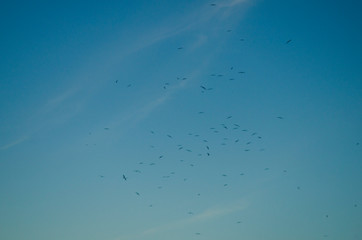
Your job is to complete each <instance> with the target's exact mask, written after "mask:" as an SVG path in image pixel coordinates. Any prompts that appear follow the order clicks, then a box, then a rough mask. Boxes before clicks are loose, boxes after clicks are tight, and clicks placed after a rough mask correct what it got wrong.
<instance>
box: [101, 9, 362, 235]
mask: <svg viewBox="0 0 362 240" xmlns="http://www.w3.org/2000/svg"><path fill="white" fill-rule="evenodd" d="M210 6H211V7H215V6H216V4H215V3H211V4H210ZM227 31H231V30H227ZM240 41H244V39H243V38H241V39H240ZM291 42H292V40H291V39H289V40H287V41H285V44H290V43H291ZM176 50H177V51H182V50H184V47H183V46H180V47H177V48H176ZM229 70H230V71H234V72H235V73H237V74H239V75H240V76H245V71H240V70H235V69H234V67H229ZM209 76H210V77H216V78H222V77H225V75H224V74H217V73H212V74H209ZM177 80H178V81H184V80H187V78H186V77H177ZM228 80H230V81H233V80H235V78H229V79H228ZM114 84H119V80H115V81H114ZM132 86H133V84H132V83H128V84H127V85H125V87H126V88H131V87H132ZM170 86H171V84H170V83H169V82H166V83H164V84H163V85H162V86H161V88H162V89H163V90H167V89H168V88H169V87H170ZM199 90H200V92H201V93H207V92H209V91H212V90H213V87H209V86H207V85H206V84H202V85H200V86H199ZM195 114H196V116H195V117H196V118H197V116H203V115H205V114H206V113H205V112H204V111H199V112H197V113H195ZM208 117H212V116H208ZM274 118H275V119H277V120H278V121H284V120H285V119H284V117H283V116H275V117H274ZM224 119H225V121H224V122H222V123H219V124H218V125H215V126H208V127H206V126H205V129H204V130H205V131H203V134H201V133H195V132H189V133H187V135H186V136H178V135H177V134H174V133H162V131H157V130H149V133H148V134H150V135H151V136H157V138H158V139H162V140H161V142H167V144H166V145H168V147H167V148H166V150H163V149H162V146H161V147H160V146H157V147H156V146H155V145H154V144H152V143H150V144H148V145H149V148H151V149H153V150H154V151H155V152H157V153H158V154H157V155H158V157H155V158H153V159H150V160H149V161H147V160H145V161H140V162H137V163H135V167H134V169H131V170H128V171H124V172H123V173H120V178H121V180H122V181H124V183H129V182H130V181H132V180H133V179H134V178H137V177H138V176H140V175H141V174H142V173H144V172H147V171H148V172H150V171H152V169H151V168H152V167H154V166H156V165H159V164H160V165H162V163H163V162H162V161H164V160H165V159H167V161H168V163H170V162H171V163H172V161H174V162H179V163H181V164H185V165H187V166H188V167H190V168H193V167H195V166H196V165H197V164H198V163H199V162H200V161H201V160H200V159H204V160H205V159H210V158H212V157H213V153H214V149H215V148H216V149H218V150H216V152H218V153H220V152H222V151H223V150H222V147H226V146H230V147H231V148H233V149H234V150H235V149H237V151H239V153H240V154H242V153H243V152H244V154H247V153H246V152H250V151H255V152H263V151H265V147H264V146H263V136H262V135H260V134H259V133H258V132H257V131H255V130H251V129H248V128H242V127H241V125H242V124H240V123H238V121H236V120H234V117H233V116H232V115H228V116H225V117H224ZM104 130H110V129H109V128H107V127H105V128H104ZM210 136H211V139H210ZM151 138H152V137H151ZM187 138H189V139H188V140H187V141H185V139H187ZM180 139H182V140H183V141H185V142H184V143H180V142H179V141H180ZM358 144H359V143H358ZM170 146H171V147H170ZM220 147H221V151H220ZM170 149H171V152H172V153H171V154H169V155H167V153H165V151H170ZM225 151H226V150H225ZM178 156H182V157H178ZM180 158H182V159H180ZM185 159H188V160H185ZM198 159H199V160H198ZM260 170H261V171H269V170H270V168H269V167H268V166H265V167H264V168H262V169H260ZM281 171H282V173H284V174H285V173H287V170H286V169H282V170H281ZM177 173H178V171H177V169H176V170H175V169H170V170H169V171H168V173H167V174H164V175H158V176H155V178H158V179H163V180H167V179H171V178H173V177H174V176H176V175H177ZM217 175H218V176H219V177H221V178H220V179H222V180H221V181H222V182H221V183H220V185H219V186H220V187H223V188H228V187H229V183H228V180H227V179H228V176H229V173H220V172H216V173H215V176H217ZM244 175H245V172H244V171H240V172H239V176H240V177H242V176H244ZM99 177H100V178H104V177H105V176H104V175H99ZM181 178H182V181H184V182H186V181H188V178H187V177H181ZM162 188H163V186H161V185H160V186H157V189H162ZM296 190H298V191H299V190H301V187H300V186H296ZM134 194H135V195H136V196H137V197H139V198H146V196H145V195H144V194H142V192H141V191H139V190H136V189H135V191H134ZM215 194H217V193H215ZM196 195H197V196H198V197H199V196H200V195H201V192H198V193H197V194H196ZM148 206H149V207H154V204H153V203H151V202H150V203H149V204H148ZM354 207H357V204H355V205H354ZM185 214H187V215H194V211H192V210H190V209H185ZM325 218H329V214H325ZM235 223H237V224H240V223H242V221H241V220H237V221H235ZM194 234H195V235H201V233H200V232H196V233H194ZM325 236H326V235H325Z"/></svg>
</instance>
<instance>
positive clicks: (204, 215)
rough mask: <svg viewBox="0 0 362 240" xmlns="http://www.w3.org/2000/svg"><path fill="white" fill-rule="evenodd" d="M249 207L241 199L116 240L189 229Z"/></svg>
mask: <svg viewBox="0 0 362 240" xmlns="http://www.w3.org/2000/svg"><path fill="white" fill-rule="evenodd" d="M247 207H248V203H247V202H246V201H245V200H244V199H240V200H238V201H236V202H234V203H230V204H228V205H223V206H214V207H212V208H209V209H206V210H205V211H203V212H201V213H199V214H195V215H193V216H192V217H189V218H186V219H180V220H178V221H175V222H169V223H165V224H163V225H159V226H155V227H152V228H149V229H146V230H144V231H142V232H141V233H139V234H137V235H133V236H123V237H120V238H117V239H115V240H121V239H127V240H136V239H142V238H144V237H146V236H151V235H156V234H160V233H164V232H167V231H170V230H176V229H181V228H184V227H187V226H188V225H193V224H196V223H201V222H204V221H211V220H215V219H218V218H220V217H223V216H226V215H229V214H233V213H236V212H239V211H243V210H244V209H246V208H247Z"/></svg>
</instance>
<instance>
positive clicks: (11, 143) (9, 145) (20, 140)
mask: <svg viewBox="0 0 362 240" xmlns="http://www.w3.org/2000/svg"><path fill="white" fill-rule="evenodd" d="M28 138H29V137H28V136H22V137H20V138H18V139H17V140H15V141H13V142H10V143H7V144H5V145H3V146H1V147H0V150H6V149H9V148H12V147H14V146H16V145H18V144H20V143H22V142H24V141H25V140H27V139H28Z"/></svg>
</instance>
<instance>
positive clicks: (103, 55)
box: [1, 0, 250, 150]
mask: <svg viewBox="0 0 362 240" xmlns="http://www.w3.org/2000/svg"><path fill="white" fill-rule="evenodd" d="M247 2H250V1H249V0H232V1H223V2H218V3H217V7H216V8H212V7H210V6H209V5H207V6H202V7H200V8H199V9H196V10H194V11H192V12H191V13H188V14H187V15H186V16H182V17H181V18H179V19H171V20H170V19H166V21H164V23H163V24H164V25H159V26H155V27H153V28H152V30H150V31H148V32H145V33H143V34H142V35H141V36H140V37H138V40H137V41H134V43H133V44H132V45H131V46H129V45H128V46H122V45H121V44H120V43H119V39H117V41H115V42H114V43H112V44H109V42H107V44H105V45H103V46H101V47H99V49H98V50H96V51H94V52H93V54H90V55H88V56H87V57H86V59H93V60H87V62H86V63H85V64H84V65H83V67H80V68H79V69H80V70H79V72H78V73H77V74H74V75H73V76H71V77H69V78H68V79H74V81H71V82H72V85H71V86H69V87H68V88H67V89H66V90H64V91H63V92H61V93H59V94H58V95H56V96H55V97H51V98H49V99H48V100H47V101H45V102H46V103H45V104H44V105H43V106H41V107H39V108H38V110H37V111H35V114H34V115H33V116H32V117H31V118H30V119H28V121H29V122H35V125H34V126H31V130H29V131H25V132H28V133H27V134H26V135H27V138H30V137H31V135H32V134H34V133H35V132H37V131H39V130H40V129H42V128H44V127H45V126H46V125H49V124H53V123H54V119H53V120H52V119H49V113H51V112H54V111H56V109H58V108H59V107H61V106H62V105H64V104H67V103H68V104H73V103H69V101H71V99H72V98H73V97H74V96H76V95H79V94H80V92H81V90H82V88H81V86H84V84H85V82H86V81H90V80H93V81H99V83H98V84H101V83H103V82H104V81H103V80H97V79H110V78H111V76H113V75H114V73H115V72H116V71H118V64H119V62H120V61H121V60H123V59H126V58H127V57H128V56H129V55H132V54H136V53H137V52H139V51H142V50H143V49H145V48H147V47H150V46H152V45H154V44H157V43H159V42H162V41H165V40H167V39H169V38H171V37H174V36H177V35H180V34H183V33H185V32H187V31H190V30H192V29H196V28H198V27H200V26H202V25H203V24H206V23H207V22H208V21H209V20H210V19H213V18H215V17H216V18H220V12H223V17H221V18H222V19H221V21H224V19H225V15H227V16H228V15H229V14H230V13H231V12H232V11H230V12H229V11H224V10H232V9H234V8H235V7H236V6H239V5H241V4H244V3H247ZM225 12H227V13H225ZM207 41H208V37H207V36H206V35H200V36H199V37H198V38H197V40H196V41H195V42H194V43H193V44H191V45H190V48H189V49H188V51H193V50H195V49H197V48H199V47H201V46H202V45H203V44H205V43H206V42H207ZM94 59H96V60H94ZM99 62H107V63H109V64H104V65H102V67H100V66H99ZM89 69H92V71H91V72H90V71H89ZM89 76H92V77H91V79H89ZM98 84H94V82H93V85H94V86H93V90H90V91H89V89H88V91H89V93H88V94H87V97H85V99H83V100H82V101H81V102H82V103H79V104H77V105H78V107H77V108H76V109H75V110H74V111H73V112H72V113H69V114H68V116H67V117H64V118H63V120H62V122H66V121H69V120H71V119H72V118H73V117H75V116H77V114H79V113H80V112H81V110H82V106H85V105H86V102H87V100H86V99H89V98H91V97H92V94H91V93H92V92H95V91H97V90H98V87H97V85H98ZM186 84H187V82H181V84H180V85H178V86H175V87H173V89H172V91H173V92H172V93H166V94H164V95H162V96H160V97H157V98H156V99H154V100H152V101H151V102H150V103H148V104H146V105H145V106H144V107H141V108H140V109H139V110H136V111H134V112H131V113H128V114H123V117H122V119H123V121H127V120H134V119H136V121H135V122H139V121H140V120H142V119H144V118H146V117H147V116H148V115H149V114H151V113H152V112H153V111H154V110H155V109H156V108H157V107H159V106H161V105H162V104H164V103H166V102H167V100H169V99H170V97H171V95H172V94H173V93H174V92H176V91H178V90H180V89H181V88H183V87H185V86H186ZM34 120H35V121H34ZM56 122H59V121H56ZM20 139H22V138H20ZM19 143H20V142H19ZM19 143H18V144H19ZM15 145H17V144H13V143H12V142H10V143H8V144H5V145H4V146H7V147H2V148H1V149H2V150H5V149H8V148H10V147H12V146H15Z"/></svg>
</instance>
